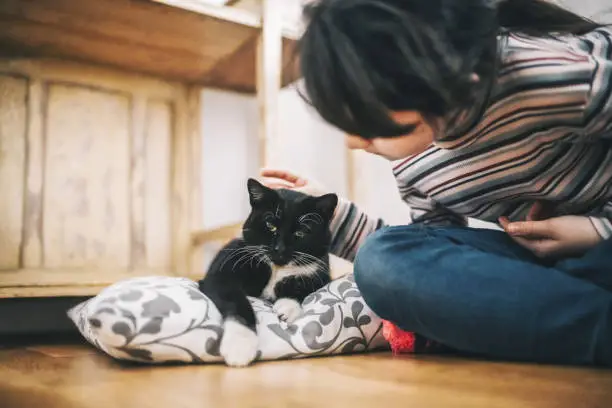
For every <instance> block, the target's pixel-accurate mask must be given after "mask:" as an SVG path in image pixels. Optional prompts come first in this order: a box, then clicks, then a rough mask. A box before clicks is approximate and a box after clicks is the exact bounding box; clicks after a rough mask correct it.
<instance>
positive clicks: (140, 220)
mask: <svg viewBox="0 0 612 408" xmlns="http://www.w3.org/2000/svg"><path fill="white" fill-rule="evenodd" d="M199 98H200V94H199V90H198V89H193V90H192V89H190V88H189V87H188V86H186V85H182V84H180V83H173V82H168V81H161V80H156V79H153V78H143V77H142V76H136V75H130V74H128V73H125V72H119V71H114V70H111V69H102V68H94V67H91V66H86V65H80V64H77V63H68V62H58V61H53V60H37V59H34V60H19V61H10V60H9V61H3V62H0V189H1V191H2V193H1V197H2V199H1V200H0V296H4V297H6V296H24V295H27V296H35V295H41V296H42V295H53V294H55V293H57V294H62V295H66V294H83V293H88V292H92V291H94V292H95V291H97V290H99V287H100V286H104V285H107V284H109V283H111V282H114V281H116V280H118V279H121V278H127V277H131V276H137V275H143V274H145V275H151V274H156V275H157V274H161V275H167V274H183V275H188V274H189V273H192V272H193V273H195V272H197V265H196V264H195V262H197V260H195V259H191V258H192V256H191V255H190V250H189V248H190V242H189V240H190V233H191V231H194V230H197V229H198V228H199V227H200V225H199V208H200V194H199V191H200V187H199V186H200V179H199V174H200V169H199V164H200V158H199V154H200V147H199V140H200V136H201V135H200V132H199V126H198V124H199ZM192 262H194V264H193V265H192V264H191V263H192Z"/></svg>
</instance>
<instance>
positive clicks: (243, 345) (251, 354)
mask: <svg viewBox="0 0 612 408" xmlns="http://www.w3.org/2000/svg"><path fill="white" fill-rule="evenodd" d="M257 350H258V338H257V333H256V332H254V331H253V330H251V329H249V328H248V327H247V326H245V325H243V324H241V323H239V322H237V321H236V320H233V319H227V320H226V321H225V323H224V325H223V337H222V338H221V344H220V346H219V352H220V353H221V356H222V357H223V359H224V360H225V364H227V365H228V366H231V367H246V366H248V365H249V364H251V363H252V362H253V360H255V357H256V356H257Z"/></svg>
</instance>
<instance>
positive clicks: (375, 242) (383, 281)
mask: <svg viewBox="0 0 612 408" xmlns="http://www.w3.org/2000/svg"><path fill="white" fill-rule="evenodd" d="M394 235H395V232H394V231H393V230H391V229H382V230H379V231H376V232H375V233H373V234H372V235H371V236H369V237H368V238H367V239H366V241H365V242H364V244H363V245H362V246H361V248H359V250H358V252H357V256H356V258H355V262H354V276H355V282H356V283H357V287H358V288H359V290H360V291H361V294H362V296H363V298H364V300H365V302H366V303H367V304H368V306H369V307H370V308H371V309H372V310H373V311H374V312H375V313H377V314H378V315H379V316H380V317H382V318H389V316H388V315H387V314H388V312H387V310H389V309H392V308H393V307H392V302H394V300H393V299H394V298H395V297H396V296H395V295H396V293H398V291H400V292H401V297H402V298H403V299H405V300H404V301H407V300H408V299H410V297H411V296H410V294H409V293H406V291H408V290H409V287H407V286H408V285H406V284H405V282H407V281H410V278H409V277H408V276H406V275H407V274H409V273H410V272H407V271H410V268H405V267H403V268H401V270H400V268H398V266H397V261H398V260H399V259H398V258H399V257H401V259H402V263H405V262H406V256H405V254H403V253H398V251H397V249H396V248H395V243H396V239H395V236H394ZM408 257H409V255H408ZM400 275H402V276H400ZM400 286H401V288H400Z"/></svg>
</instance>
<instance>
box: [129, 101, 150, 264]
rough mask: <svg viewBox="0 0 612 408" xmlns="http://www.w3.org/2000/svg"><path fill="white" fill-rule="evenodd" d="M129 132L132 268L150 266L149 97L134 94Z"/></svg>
mask: <svg viewBox="0 0 612 408" xmlns="http://www.w3.org/2000/svg"><path fill="white" fill-rule="evenodd" d="M131 122H132V126H131V129H130V130H131V132H130V140H131V145H130V156H131V158H130V187H131V191H130V205H131V208H130V210H131V211H130V223H131V224H130V266H131V268H141V267H144V266H146V265H147V243H146V236H145V234H146V211H145V204H146V200H145V194H146V193H145V188H146V187H145V178H146V176H147V169H146V160H147V151H146V150H147V149H146V148H147V131H146V130H145V129H146V128H147V127H148V124H147V98H146V96H145V95H134V96H133V97H132V104H131Z"/></svg>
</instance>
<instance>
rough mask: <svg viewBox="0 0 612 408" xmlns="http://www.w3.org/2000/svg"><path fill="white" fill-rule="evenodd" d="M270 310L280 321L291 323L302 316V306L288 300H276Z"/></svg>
mask: <svg viewBox="0 0 612 408" xmlns="http://www.w3.org/2000/svg"><path fill="white" fill-rule="evenodd" d="M272 309H273V310H274V311H275V312H276V314H277V315H278V317H280V319H281V320H284V321H285V322H287V323H293V322H294V321H295V319H297V318H298V317H300V315H301V314H302V305H300V303H299V302H298V301H296V300H293V299H289V298H282V299H278V300H277V301H276V303H274V306H272Z"/></svg>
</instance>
